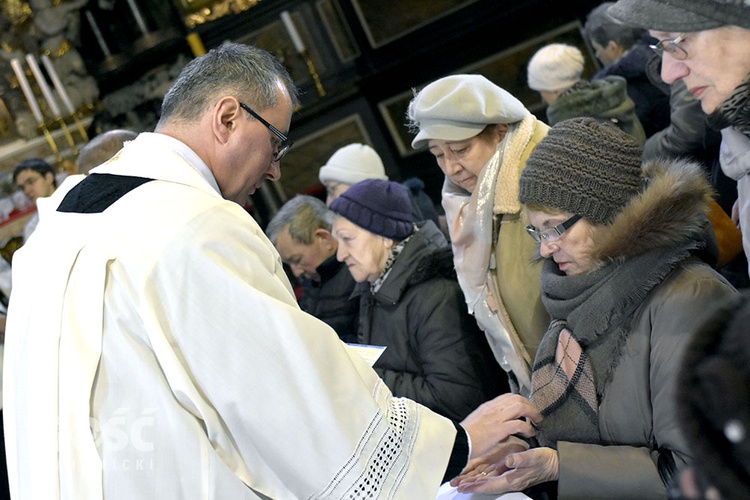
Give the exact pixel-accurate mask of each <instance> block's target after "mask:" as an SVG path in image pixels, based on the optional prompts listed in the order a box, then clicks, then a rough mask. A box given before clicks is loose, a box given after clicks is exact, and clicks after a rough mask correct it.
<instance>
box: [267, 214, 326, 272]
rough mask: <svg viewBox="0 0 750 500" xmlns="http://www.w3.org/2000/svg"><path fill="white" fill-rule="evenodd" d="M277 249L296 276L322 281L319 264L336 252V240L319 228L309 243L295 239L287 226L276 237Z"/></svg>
mask: <svg viewBox="0 0 750 500" xmlns="http://www.w3.org/2000/svg"><path fill="white" fill-rule="evenodd" d="M275 245H276V250H278V252H279V256H280V257H281V260H283V261H284V263H286V264H287V265H288V266H289V268H290V269H291V270H292V273H293V274H294V276H295V277H297V278H299V277H300V276H304V277H305V278H307V279H311V280H313V281H320V276H319V275H318V270H317V269H318V266H320V265H321V264H322V263H323V262H325V261H326V260H327V259H328V258H329V257H331V256H332V255H334V254H335V253H336V240H334V239H333V237H332V236H331V233H330V232H328V231H326V230H325V229H318V230H317V231H316V233H315V235H314V237H313V242H312V243H311V244H309V245H305V244H304V243H299V242H297V241H294V240H293V239H292V237H291V235H290V234H289V228H288V227H286V228H284V229H283V230H281V231H279V234H278V235H277V237H276V242H275Z"/></svg>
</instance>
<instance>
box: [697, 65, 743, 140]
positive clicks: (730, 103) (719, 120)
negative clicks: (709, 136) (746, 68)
mask: <svg viewBox="0 0 750 500" xmlns="http://www.w3.org/2000/svg"><path fill="white" fill-rule="evenodd" d="M707 120H708V126H709V127H711V128H713V129H715V130H721V129H723V128H727V127H733V128H735V129H737V130H738V131H740V132H741V133H742V134H744V135H746V136H747V137H750V75H748V77H747V78H745V81H744V82H743V83H741V84H740V85H739V86H738V87H737V88H736V89H734V92H732V95H731V96H729V98H728V99H727V100H726V101H724V102H723V103H721V106H719V107H718V108H717V109H716V111H714V112H713V113H711V114H710V115H708V118H707Z"/></svg>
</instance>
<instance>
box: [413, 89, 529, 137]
mask: <svg viewBox="0 0 750 500" xmlns="http://www.w3.org/2000/svg"><path fill="white" fill-rule="evenodd" d="M407 113H408V117H409V121H410V123H411V125H412V127H414V128H418V129H419V132H418V133H417V136H416V137H415V138H414V140H413V141H412V142H411V145H412V147H413V148H415V149H419V148H421V147H422V146H424V145H425V144H427V142H428V141H429V140H430V139H438V140H442V141H463V140H466V139H469V138H471V137H474V136H475V135H478V134H479V133H480V132H481V131H482V130H484V129H485V127H487V125H493V124H498V123H516V122H519V121H521V120H523V119H524V117H526V115H528V114H529V111H528V110H527V109H526V108H525V107H524V105H523V104H522V103H521V101H519V100H518V99H516V98H515V97H513V96H512V95H511V94H510V93H509V92H508V91H506V90H503V89H502V88H500V87H498V86H497V85H495V84H494V83H492V82H491V81H489V80H488V79H487V78H485V77H483V76H481V75H452V76H446V77H445V78H441V79H439V80H436V81H434V82H432V83H430V84H429V85H427V86H426V87H425V88H424V89H422V91H421V92H419V93H418V94H417V95H416V96H415V97H414V99H412V101H411V103H409V110H408V112H407Z"/></svg>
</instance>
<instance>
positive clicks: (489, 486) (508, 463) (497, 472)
mask: <svg viewBox="0 0 750 500" xmlns="http://www.w3.org/2000/svg"><path fill="white" fill-rule="evenodd" d="M559 477H560V468H559V462H558V455H557V451H556V450H553V449H552V448H532V449H530V450H527V451H522V452H520V453H514V454H512V455H508V456H507V457H506V458H505V463H504V464H502V465H501V464H496V468H488V469H486V474H482V473H479V474H474V475H472V476H466V475H464V474H462V475H461V476H459V477H458V478H456V479H454V480H453V481H451V484H452V485H455V486H456V489H457V490H458V491H459V492H460V493H491V494H495V495H499V494H503V493H509V492H512V491H523V490H525V489H526V488H528V487H530V486H534V485H536V484H541V483H546V482H548V481H557V480H558V479H559ZM454 483H455V484H454Z"/></svg>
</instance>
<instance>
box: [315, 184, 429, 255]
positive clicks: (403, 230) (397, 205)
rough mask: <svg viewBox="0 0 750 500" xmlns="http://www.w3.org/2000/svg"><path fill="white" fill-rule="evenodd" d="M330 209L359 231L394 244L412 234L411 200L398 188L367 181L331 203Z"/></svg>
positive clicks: (345, 192) (402, 189)
mask: <svg viewBox="0 0 750 500" xmlns="http://www.w3.org/2000/svg"><path fill="white" fill-rule="evenodd" d="M330 209H331V210H332V211H333V212H335V213H337V214H339V215H340V216H342V217H344V218H345V219H348V220H349V221H351V222H353V223H354V224H356V225H358V226H359V227H361V228H362V229H366V230H367V231H370V232H371V233H373V234H377V235H379V236H383V237H385V238H389V239H392V240H395V241H401V240H404V239H406V238H408V237H409V236H410V235H411V233H412V232H413V231H414V224H413V218H412V214H411V210H412V208H411V200H410V199H409V193H408V192H407V190H406V188H405V187H404V186H402V185H401V184H398V183H396V182H391V181H384V180H380V179H366V180H364V181H361V182H358V183H356V184H353V185H352V186H351V187H349V189H347V190H346V191H344V194H342V195H341V196H339V197H338V198H336V199H335V200H333V203H331V207H330Z"/></svg>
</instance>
